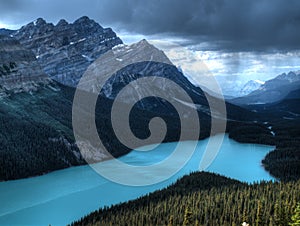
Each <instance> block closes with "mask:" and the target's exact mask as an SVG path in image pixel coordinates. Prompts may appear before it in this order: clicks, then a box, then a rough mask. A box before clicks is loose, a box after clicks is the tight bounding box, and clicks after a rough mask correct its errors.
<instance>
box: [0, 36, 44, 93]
mask: <svg viewBox="0 0 300 226" xmlns="http://www.w3.org/2000/svg"><path fill="white" fill-rule="evenodd" d="M48 81H49V79H48V77H47V76H46V74H45V73H44V72H43V70H42V69H41V67H40V65H39V63H38V62H37V60H36V58H35V55H34V54H33V52H31V51H30V50H28V49H25V48H24V47H23V46H22V45H21V44H20V43H19V42H18V41H17V40H16V39H14V38H12V37H9V36H1V35H0V92H1V95H4V94H5V93H6V92H4V91H13V92H20V91H31V90H36V88H37V87H38V86H39V84H40V83H48Z"/></svg>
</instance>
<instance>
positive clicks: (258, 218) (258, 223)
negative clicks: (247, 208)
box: [255, 200, 263, 226]
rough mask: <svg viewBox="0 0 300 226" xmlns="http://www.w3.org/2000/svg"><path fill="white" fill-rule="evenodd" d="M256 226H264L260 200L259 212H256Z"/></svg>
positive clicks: (258, 204)
mask: <svg viewBox="0 0 300 226" xmlns="http://www.w3.org/2000/svg"><path fill="white" fill-rule="evenodd" d="M255 223H256V226H261V225H263V224H262V210H261V202H260V201H259V200H258V203H257V211H256V221H255Z"/></svg>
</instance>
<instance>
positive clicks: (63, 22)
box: [56, 19, 69, 27]
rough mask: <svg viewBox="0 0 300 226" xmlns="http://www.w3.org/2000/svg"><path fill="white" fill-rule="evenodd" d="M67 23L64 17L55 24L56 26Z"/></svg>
mask: <svg viewBox="0 0 300 226" xmlns="http://www.w3.org/2000/svg"><path fill="white" fill-rule="evenodd" d="M68 24H69V23H68V22H67V21H66V20H65V19H61V20H60V21H59V22H58V23H57V24H56V27H63V26H67V25H68Z"/></svg>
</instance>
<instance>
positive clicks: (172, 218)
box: [168, 215, 174, 226]
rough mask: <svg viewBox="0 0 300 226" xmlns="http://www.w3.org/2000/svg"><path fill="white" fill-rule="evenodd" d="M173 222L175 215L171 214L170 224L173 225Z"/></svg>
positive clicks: (169, 225)
mask: <svg viewBox="0 0 300 226" xmlns="http://www.w3.org/2000/svg"><path fill="white" fill-rule="evenodd" d="M173 223H174V217H173V215H171V216H170V219H169V223H168V226H173Z"/></svg>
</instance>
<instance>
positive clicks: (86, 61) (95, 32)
mask: <svg viewBox="0 0 300 226" xmlns="http://www.w3.org/2000/svg"><path fill="white" fill-rule="evenodd" d="M12 36H13V37H14V38H16V39H17V40H19V41H20V43H21V44H22V45H23V46H24V47H26V48H27V49H29V50H31V51H33V53H34V54H35V56H36V58H37V60H38V62H39V63H40V65H41V67H42V69H43V70H44V72H45V73H46V74H47V75H48V76H49V77H50V78H51V79H53V80H56V81H58V82H60V83H62V84H64V85H68V86H73V87H75V86H76V85H77V83H78V81H79V80H80V78H81V76H82V74H83V73H84V72H85V70H86V69H87V67H88V66H89V65H90V64H91V63H92V62H93V61H94V60H95V59H97V58H98V57H99V56H100V55H101V54H103V53H105V52H106V51H108V50H110V49H111V48H112V47H114V46H115V45H118V44H122V41H121V39H120V38H118V37H117V36H116V34H115V32H113V31H112V29H111V28H103V27H101V26H100V25H99V24H98V23H96V22H95V21H94V20H91V19H90V18H88V17H86V16H84V17H81V18H79V19H77V20H76V21H75V22H74V23H68V22H67V21H66V20H64V19H62V20H60V21H59V22H58V23H57V24H56V25H54V24H52V23H47V22H46V21H45V20H44V19H42V18H39V19H37V20H36V21H34V22H31V23H29V24H27V25H25V26H23V27H22V28H20V29H19V30H17V31H15V32H14V33H12Z"/></svg>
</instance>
